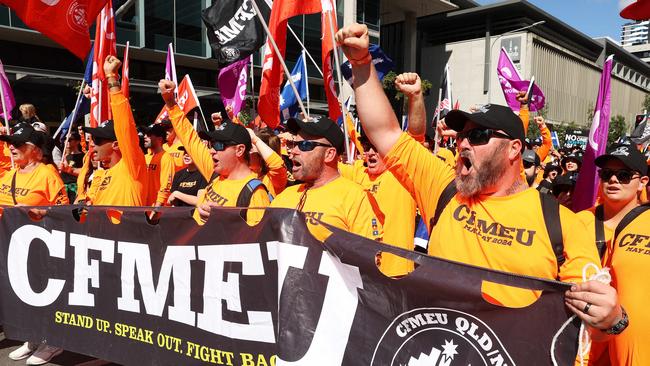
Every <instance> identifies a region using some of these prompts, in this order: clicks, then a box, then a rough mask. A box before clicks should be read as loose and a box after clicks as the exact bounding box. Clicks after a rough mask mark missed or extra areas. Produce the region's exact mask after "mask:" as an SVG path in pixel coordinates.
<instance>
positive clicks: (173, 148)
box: [163, 141, 186, 172]
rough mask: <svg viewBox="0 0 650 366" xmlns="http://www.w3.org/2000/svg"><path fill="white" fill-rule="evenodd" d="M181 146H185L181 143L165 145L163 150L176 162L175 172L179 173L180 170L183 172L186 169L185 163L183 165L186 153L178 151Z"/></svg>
mask: <svg viewBox="0 0 650 366" xmlns="http://www.w3.org/2000/svg"><path fill="white" fill-rule="evenodd" d="M180 146H183V144H182V143H181V142H180V141H179V142H176V143H174V144H171V145H169V144H167V143H165V144H163V150H165V151H166V152H167V154H169V156H171V157H172V159H173V160H174V170H175V171H176V172H177V171H179V170H182V169H184V168H186V165H185V163H183V155H184V154H185V153H184V152H182V151H180V150H178V148H179V147H180Z"/></svg>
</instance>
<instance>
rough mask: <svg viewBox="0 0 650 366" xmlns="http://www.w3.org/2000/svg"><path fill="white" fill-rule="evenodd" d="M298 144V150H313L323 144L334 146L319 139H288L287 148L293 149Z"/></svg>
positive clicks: (323, 145)
mask: <svg viewBox="0 0 650 366" xmlns="http://www.w3.org/2000/svg"><path fill="white" fill-rule="evenodd" d="M296 146H298V150H300V151H312V150H314V149H315V148H316V147H317V146H322V147H334V146H332V145H328V144H323V143H321V142H317V141H311V140H302V141H287V149H288V150H292V149H293V148H294V147H296Z"/></svg>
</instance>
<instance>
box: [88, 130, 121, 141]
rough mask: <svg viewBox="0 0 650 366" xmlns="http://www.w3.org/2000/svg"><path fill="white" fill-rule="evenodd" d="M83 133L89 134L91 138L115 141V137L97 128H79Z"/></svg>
mask: <svg viewBox="0 0 650 366" xmlns="http://www.w3.org/2000/svg"><path fill="white" fill-rule="evenodd" d="M81 129H82V130H83V131H84V132H85V133H89V134H90V135H91V136H93V137H99V138H101V139H106V140H113V141H116V140H117V137H116V136H115V135H111V134H109V133H107V132H106V129H102V128H99V127H82V128H81Z"/></svg>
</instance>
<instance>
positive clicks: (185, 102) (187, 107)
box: [177, 75, 199, 115]
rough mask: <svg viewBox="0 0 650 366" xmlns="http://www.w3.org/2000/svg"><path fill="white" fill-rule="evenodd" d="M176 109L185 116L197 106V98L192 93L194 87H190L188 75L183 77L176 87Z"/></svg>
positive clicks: (194, 93)
mask: <svg viewBox="0 0 650 366" xmlns="http://www.w3.org/2000/svg"><path fill="white" fill-rule="evenodd" d="M177 103H178V107H179V108H180V109H181V110H182V111H183V113H185V114H186V115H187V114H188V113H190V111H191V110H192V109H194V108H196V107H198V106H199V98H197V96H196V92H195V91H194V85H192V80H191V79H190V76H189V75H185V77H184V78H183V80H182V81H181V83H180V84H179V85H178V98H177Z"/></svg>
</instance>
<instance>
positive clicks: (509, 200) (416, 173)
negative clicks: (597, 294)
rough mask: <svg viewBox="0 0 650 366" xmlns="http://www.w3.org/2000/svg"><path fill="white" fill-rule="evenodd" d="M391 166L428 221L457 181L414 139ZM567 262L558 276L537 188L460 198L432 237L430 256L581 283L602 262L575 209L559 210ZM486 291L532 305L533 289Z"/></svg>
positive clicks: (389, 160)
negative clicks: (584, 272)
mask: <svg viewBox="0 0 650 366" xmlns="http://www.w3.org/2000/svg"><path fill="white" fill-rule="evenodd" d="M385 160H386V164H387V165H388V166H389V169H391V171H397V170H396V168H402V171H404V172H405V173H404V174H403V175H398V174H396V175H395V176H396V177H397V179H398V180H399V181H400V182H402V184H406V185H412V186H413V187H415V193H416V194H415V197H416V202H417V204H418V207H419V208H420V213H421V215H422V216H423V218H424V220H425V222H427V223H428V222H429V220H430V219H431V216H432V215H433V214H434V212H435V209H436V205H437V203H438V198H439V197H440V194H441V193H442V191H443V189H444V188H445V187H446V186H447V184H448V183H449V182H450V181H451V180H453V179H454V173H453V171H452V169H451V168H450V167H449V166H448V165H447V164H445V163H444V162H442V161H441V160H440V159H438V158H437V157H435V156H433V155H431V153H429V151H428V150H426V149H425V148H424V147H422V146H421V145H420V144H419V143H417V142H416V141H415V140H413V139H411V138H410V137H408V136H407V135H406V134H402V136H401V137H400V139H399V140H398V141H397V143H396V144H395V145H394V146H393V148H392V149H391V151H390V152H389V153H388V154H387V156H386V158H385ZM560 220H561V222H562V227H563V228H564V230H562V234H563V238H564V255H565V257H566V261H565V262H564V264H563V265H562V267H561V268H560V271H559V273H558V268H557V260H556V257H555V254H554V252H553V248H552V247H551V244H550V238H549V235H548V233H547V230H546V225H545V222H544V217H543V214H542V209H541V203H540V197H539V192H537V190H535V189H533V188H529V189H526V190H524V191H521V192H519V193H515V194H513V195H509V196H505V197H491V196H484V197H481V199H480V200H478V201H475V202H467V201H464V200H461V198H460V196H459V195H456V196H455V197H454V198H453V199H452V200H451V201H450V202H449V204H447V206H446V207H445V209H444V210H443V211H442V214H441V215H440V218H439V221H438V224H437V225H436V226H435V228H433V231H432V232H431V236H430V239H429V254H431V255H433V256H436V257H441V258H445V259H450V260H454V261H458V262H463V263H468V264H472V265H475V266H479V267H485V268H491V269H496V270H501V271H505V272H511V273H516V274H523V275H529V276H536V277H541V278H547V279H556V278H559V279H560V280H562V281H569V282H579V281H582V268H583V267H584V265H586V264H587V263H594V264H599V263H600V261H599V260H598V253H597V251H596V249H595V247H594V245H593V243H594V240H595V239H594V235H593V230H592V231H588V230H587V229H586V227H585V226H584V224H583V223H582V222H581V221H580V220H579V219H578V217H577V216H576V215H575V214H574V213H572V212H571V211H570V210H568V209H566V208H564V207H560ZM483 292H484V293H485V294H487V295H489V296H490V297H491V298H492V299H493V300H496V302H497V303H501V304H504V305H508V306H522V304H523V305H526V304H530V303H532V302H533V301H534V299H535V297H537V296H538V295H539V294H537V293H536V294H535V297H531V295H532V293H531V292H530V291H529V290H521V289H514V288H504V287H502V286H497V285H493V284H489V283H488V284H484V287H483Z"/></svg>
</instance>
